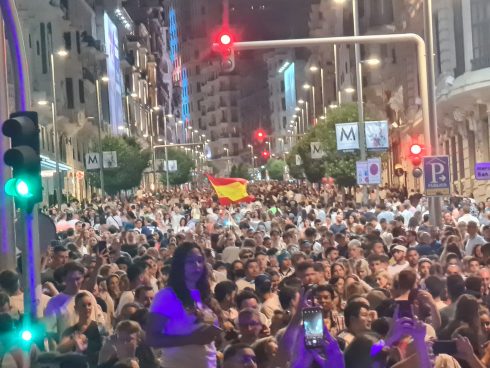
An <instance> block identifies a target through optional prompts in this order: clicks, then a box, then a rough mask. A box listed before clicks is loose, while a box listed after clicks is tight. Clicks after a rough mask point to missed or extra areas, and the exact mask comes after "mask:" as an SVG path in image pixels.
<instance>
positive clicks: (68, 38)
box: [63, 32, 71, 50]
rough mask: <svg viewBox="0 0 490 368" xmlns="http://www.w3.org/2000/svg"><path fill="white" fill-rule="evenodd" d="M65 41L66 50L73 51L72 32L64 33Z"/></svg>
mask: <svg viewBox="0 0 490 368" xmlns="http://www.w3.org/2000/svg"><path fill="white" fill-rule="evenodd" d="M63 39H64V40H65V50H71V32H65V33H63Z"/></svg>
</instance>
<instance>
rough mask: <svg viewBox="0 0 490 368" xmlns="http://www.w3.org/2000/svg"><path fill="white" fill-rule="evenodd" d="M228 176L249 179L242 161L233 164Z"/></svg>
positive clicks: (246, 167) (246, 168)
mask: <svg viewBox="0 0 490 368" xmlns="http://www.w3.org/2000/svg"><path fill="white" fill-rule="evenodd" d="M230 178H242V179H246V180H249V179H250V174H249V172H248V166H247V165H245V164H244V163H240V164H238V166H236V165H233V166H232V167H231V171H230Z"/></svg>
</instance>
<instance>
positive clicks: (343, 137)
mask: <svg viewBox="0 0 490 368" xmlns="http://www.w3.org/2000/svg"><path fill="white" fill-rule="evenodd" d="M335 135H336V139H337V151H344V152H352V151H354V150H358V149H359V127H358V125H357V123H344V124H335Z"/></svg>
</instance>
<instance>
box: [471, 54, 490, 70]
mask: <svg viewBox="0 0 490 368" xmlns="http://www.w3.org/2000/svg"><path fill="white" fill-rule="evenodd" d="M484 68H490V54H488V55H483V56H481V57H479V58H476V59H473V60H471V70H473V71H475V70H480V69H484Z"/></svg>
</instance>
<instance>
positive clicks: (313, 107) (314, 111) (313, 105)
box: [303, 83, 316, 125]
mask: <svg viewBox="0 0 490 368" xmlns="http://www.w3.org/2000/svg"><path fill="white" fill-rule="evenodd" d="M303 89H304V90H307V91H308V90H310V89H311V100H312V101H311V105H312V108H311V109H312V112H313V125H315V124H316V106H315V105H316V103H315V102H316V101H315V86H312V85H311V84H308V83H305V84H303ZM306 111H307V112H306V113H307V114H308V101H306ZM309 118H310V117H309V116H308V120H309Z"/></svg>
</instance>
